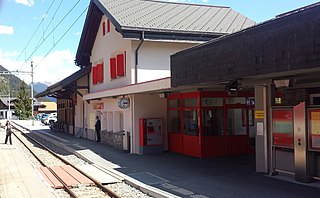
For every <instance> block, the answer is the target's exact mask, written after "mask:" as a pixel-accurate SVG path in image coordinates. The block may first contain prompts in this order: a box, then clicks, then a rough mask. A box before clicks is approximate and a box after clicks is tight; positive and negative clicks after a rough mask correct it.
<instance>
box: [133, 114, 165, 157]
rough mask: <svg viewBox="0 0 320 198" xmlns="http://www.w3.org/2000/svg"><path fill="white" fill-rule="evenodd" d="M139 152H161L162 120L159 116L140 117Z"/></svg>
mask: <svg viewBox="0 0 320 198" xmlns="http://www.w3.org/2000/svg"><path fill="white" fill-rule="evenodd" d="M139 128H140V153H141V154H152V153H162V152H163V149H164V148H163V147H164V136H163V121H162V119H161V118H141V119H140V120H139Z"/></svg>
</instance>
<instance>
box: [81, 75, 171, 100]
mask: <svg viewBox="0 0 320 198" xmlns="http://www.w3.org/2000/svg"><path fill="white" fill-rule="evenodd" d="M170 88H171V79H170V77H168V78H162V79H158V80H153V81H148V82H143V83H137V84H132V85H128V86H124V87H118V88H114V89H108V90H104V91H99V92H95V93H90V94H86V95H84V96H83V99H84V100H94V99H101V98H108V97H115V96H123V95H130V94H138V93H148V92H161V91H167V90H170Z"/></svg>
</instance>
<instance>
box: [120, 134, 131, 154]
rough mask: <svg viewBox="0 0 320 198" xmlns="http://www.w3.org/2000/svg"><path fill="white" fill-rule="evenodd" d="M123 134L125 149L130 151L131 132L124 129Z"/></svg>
mask: <svg viewBox="0 0 320 198" xmlns="http://www.w3.org/2000/svg"><path fill="white" fill-rule="evenodd" d="M122 134H123V151H125V152H128V153H130V148H131V145H130V132H129V131H122Z"/></svg>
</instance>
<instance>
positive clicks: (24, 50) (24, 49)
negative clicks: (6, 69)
mask: <svg viewBox="0 0 320 198" xmlns="http://www.w3.org/2000/svg"><path fill="white" fill-rule="evenodd" d="M54 1H55V0H53V1H52V2H51V4H50V6H49V8H48V9H47V11H46V13H45V15H47V14H48V12H49V11H50V9H51V7H52V5H53V3H54ZM43 22H44V18H42V20H41V22H40V23H39V25H38V27H37V28H36V30H35V31H34V32H33V34H32V36H31V38H30V39H29V41H28V42H27V44H26V46H25V47H24V48H23V50H22V51H21V53H20V54H19V56H18V57H17V59H16V61H18V60H19V58H20V57H21V55H22V54H23V53H24V52H26V49H27V47H28V45H29V44H30V42H31V40H32V39H33V37H34V36H35V34H36V33H37V31H38V30H39V28H40V26H41V24H42V23H43ZM25 54H26V53H25ZM25 61H26V60H25ZM22 66H23V65H22ZM22 66H21V67H22ZM21 67H20V68H19V69H18V70H17V71H19V70H20V69H21Z"/></svg>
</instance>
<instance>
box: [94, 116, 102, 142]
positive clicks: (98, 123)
mask: <svg viewBox="0 0 320 198" xmlns="http://www.w3.org/2000/svg"><path fill="white" fill-rule="evenodd" d="M94 128H95V130H96V133H97V142H101V137H100V131H101V122H100V120H99V116H97V117H96V123H95V125H94Z"/></svg>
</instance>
